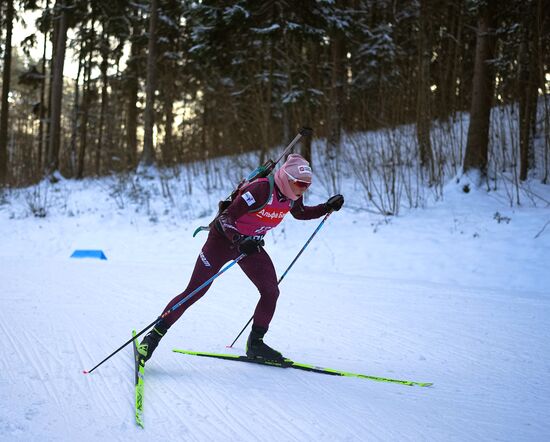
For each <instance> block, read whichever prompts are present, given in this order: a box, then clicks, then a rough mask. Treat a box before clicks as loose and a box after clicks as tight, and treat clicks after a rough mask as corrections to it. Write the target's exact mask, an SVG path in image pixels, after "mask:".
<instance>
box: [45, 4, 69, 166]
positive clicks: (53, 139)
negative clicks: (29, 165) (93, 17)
mask: <svg viewBox="0 0 550 442" xmlns="http://www.w3.org/2000/svg"><path fill="white" fill-rule="evenodd" d="M58 5H59V6H60V17H59V18H58V19H57V20H58V23H57V24H56V27H57V33H56V34H57V39H56V42H55V44H56V51H55V59H54V64H53V81H52V97H51V104H50V108H51V117H50V119H51V134H50V140H49V141H50V142H49V148H48V158H47V165H46V168H47V173H48V174H52V173H53V172H54V171H56V170H58V169H59V147H60V142H61V140H60V138H61V104H62V100H63V65H64V63H65V45H66V41H67V12H66V11H65V4H64V1H63V0H61V1H59V2H58Z"/></svg>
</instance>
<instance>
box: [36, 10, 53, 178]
mask: <svg viewBox="0 0 550 442" xmlns="http://www.w3.org/2000/svg"><path fill="white" fill-rule="evenodd" d="M49 7H50V1H49V0H47V1H46V10H48V9H49ZM47 46H48V31H47V30H46V31H44V46H43V48H42V76H43V77H42V81H41V83H40V117H39V122H38V161H37V163H38V170H39V171H40V172H39V173H42V171H43V170H44V165H43V164H42V162H43V160H44V119H45V117H46V103H45V101H46V96H45V95H46V49H47Z"/></svg>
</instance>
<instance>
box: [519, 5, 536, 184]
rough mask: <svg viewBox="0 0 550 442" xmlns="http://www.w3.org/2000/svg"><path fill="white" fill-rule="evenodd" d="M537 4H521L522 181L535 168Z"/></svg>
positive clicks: (520, 133)
mask: <svg viewBox="0 0 550 442" xmlns="http://www.w3.org/2000/svg"><path fill="white" fill-rule="evenodd" d="M534 7H535V5H532V4H531V3H530V2H525V3H523V4H522V8H521V9H522V20H523V23H522V28H523V29H522V36H521V38H522V40H521V44H520V53H519V84H518V85H519V90H518V96H519V97H520V98H519V151H520V155H519V158H520V172H519V179H520V180H521V181H525V180H526V179H527V174H528V170H529V168H532V167H534V146H533V136H532V135H533V133H532V128H533V122H534V121H535V118H536V112H537V107H536V106H537V95H538V94H537V89H538V66H537V62H538V57H537V54H536V52H537V47H538V46H537V40H538V38H537V35H536V34H537V29H536V27H535V28H534V29H533V25H532V23H533V21H534V20H535V19H536V12H535V10H534Z"/></svg>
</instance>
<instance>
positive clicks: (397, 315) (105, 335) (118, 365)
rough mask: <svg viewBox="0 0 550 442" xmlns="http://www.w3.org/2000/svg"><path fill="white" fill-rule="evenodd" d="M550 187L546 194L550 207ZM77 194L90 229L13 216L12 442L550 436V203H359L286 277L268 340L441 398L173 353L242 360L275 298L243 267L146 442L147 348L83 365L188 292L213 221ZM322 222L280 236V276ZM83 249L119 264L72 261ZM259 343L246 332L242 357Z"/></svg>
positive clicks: (66, 219) (5, 276)
mask: <svg viewBox="0 0 550 442" xmlns="http://www.w3.org/2000/svg"><path fill="white" fill-rule="evenodd" d="M64 185H65V186H67V185H68V186H70V183H69V184H67V183H65V184H64ZM545 187H546V189H545ZM547 187H548V186H542V187H541V188H540V189H537V191H538V192H539V193H542V195H543V196H544V197H545V198H546V199H547V200H550V192H549V191H548V189H547ZM72 192H73V193H72V194H71V197H70V201H69V203H68V204H69V205H73V206H74V205H76V204H77V203H78V204H79V208H80V209H81V210H80V211H77V210H74V207H73V214H74V216H67V215H65V214H59V213H55V212H54V213H52V214H51V215H50V216H48V217H46V218H42V219H40V218H32V217H24V216H22V215H21V213H22V209H21V207H22V206H21V204H22V203H21V202H17V201H15V202H13V201H12V202H11V203H10V204H4V205H3V206H0V238H1V240H0V241H1V247H0V289H1V290H0V303H1V304H0V305H1V307H2V308H1V309H0V327H1V328H0V330H1V339H0V351H1V352H0V355H1V357H0V397H2V398H3V400H2V401H1V402H0V440H2V441H3V440H6V441H12V440H21V441H30V440H40V441H45V440H46V441H49V440H55V441H58V440H83V441H87V440H90V441H102V440H109V441H111V440H121V441H127V440H133V441H140V440H144V441H145V440H147V441H155V440H159V441H164V440H189V441H206V440H214V441H227V440H238V441H257V440H265V441H309V440H327V441H333V440H354V441H364V440H369V441H370V440H383V441H394V440H399V441H406V440H411V441H417V440H438V441H479V440H501V441H542V440H547V437H548V434H550V421H549V420H548V410H550V347H549V346H548V342H549V341H548V338H549V337H550V336H549V333H550V332H549V330H550V272H549V270H548V269H549V268H550V266H549V264H550V227H548V228H547V229H546V230H545V231H543V232H542V233H541V234H540V235H539V236H538V238H535V236H536V235H537V233H539V232H540V231H541V229H542V228H543V227H544V225H545V224H546V223H547V222H548V221H549V220H550V211H549V210H548V208H543V207H539V208H535V207H523V208H514V209H511V208H509V206H508V204H507V202H506V199H505V198H501V197H499V196H498V194H487V193H485V192H483V191H478V192H470V194H468V195H466V194H463V193H462V192H460V191H459V189H458V188H457V189H455V188H453V187H450V188H449V189H447V190H446V193H445V199H444V201H442V202H439V203H437V204H432V205H430V207H428V208H427V209H426V210H418V211H411V212H408V213H406V214H404V215H403V216H401V217H398V218H394V219H389V220H384V219H383V218H381V217H379V216H376V215H373V214H369V213H365V212H355V211H353V210H351V209H349V208H347V209H343V210H342V211H341V212H338V213H335V214H333V215H332V216H331V217H330V218H329V220H328V221H327V222H326V224H325V226H324V227H323V229H322V230H321V231H320V232H319V234H318V236H317V237H316V238H315V239H314V240H313V242H312V243H311V245H310V246H309V248H308V249H307V250H306V252H304V254H303V256H302V257H301V258H300V260H299V261H298V262H297V264H296V265H295V267H294V268H293V269H292V270H291V271H290V273H289V274H288V276H287V277H286V278H285V280H284V281H283V283H282V285H281V297H280V300H279V304H278V309H277V313H276V315H275V318H274V320H273V322H272V325H271V329H270V332H269V334H268V336H267V338H266V341H267V342H268V343H269V344H270V345H273V346H274V347H275V348H278V349H280V350H281V351H282V352H283V353H284V354H285V355H286V356H287V357H290V358H293V359H295V360H298V361H301V362H306V363H312V364H317V365H321V366H325V367H332V368H339V369H343V370H347V371H353V372H359V373H364V374H370V375H377V376H386V377H392V378H400V379H410V380H416V381H429V382H434V386H433V387H430V388H418V387H406V386H401V385H392V384H384V383H376V382H372V381H368V380H362V379H353V378H337V377H331V376H323V375H320V374H313V373H306V372H300V371H297V370H282V369H278V368H271V367H261V366H255V365H251V364H241V363H234V362H225V361H217V360H209V359H202V358H196V357H192V356H185V355H180V354H175V353H172V352H171V349H173V348H176V347H179V348H186V349H192V350H204V351H213V352H226V351H228V350H227V349H225V346H226V345H227V344H229V343H230V342H231V341H232V339H233V338H234V337H235V335H236V334H237V333H238V331H239V330H240V329H241V328H242V326H243V325H244V323H246V321H247V320H248V319H249V317H250V315H251V313H252V311H253V309H254V306H255V303H256V300H257V293H256V292H255V288H254V287H253V285H252V284H251V283H250V282H249V281H248V280H247V279H246V278H245V277H244V275H243V274H242V273H241V271H240V270H239V269H238V268H234V269H231V270H229V271H228V272H227V273H226V274H224V275H223V276H222V277H221V278H220V280H219V281H216V282H215V284H214V286H213V287H212V289H211V290H210V292H209V293H208V295H207V296H206V297H205V298H204V299H203V300H201V302H199V303H198V304H196V305H195V306H193V307H192V308H191V309H190V310H189V311H188V312H187V313H186V314H185V315H184V316H183V317H182V319H181V320H180V321H179V322H178V323H177V324H176V325H175V326H174V327H173V328H172V329H171V330H170V332H169V333H168V335H167V336H166V338H165V339H164V340H163V341H162V343H161V346H160V347H159V349H158V350H157V352H156V353H155V356H154V357H153V359H152V360H151V361H150V363H149V364H148V365H147V367H146V380H145V405H144V410H145V429H144V430H143V429H141V428H139V427H137V426H136V425H135V423H134V419H133V411H134V410H133V378H132V376H133V361H132V356H131V347H128V348H127V349H125V350H123V351H122V352H120V353H119V354H118V355H116V356H115V357H113V358H112V359H111V360H109V361H108V362H107V363H105V364H104V365H103V366H101V367H100V368H98V369H97V370H96V371H95V372H93V373H92V374H90V375H87V376H85V375H83V374H82V370H83V369H89V368H91V367H92V366H93V365H95V364H96V363H97V362H99V361H100V360H101V359H103V358H104V357H105V356H106V355H107V354H109V353H110V352H111V351H113V350H114V349H115V348H116V347H118V346H119V345H120V344H122V343H123V342H124V341H125V340H127V339H129V337H130V331H131V329H132V328H136V329H138V330H139V329H141V328H142V327H144V326H145V325H146V324H148V323H150V322H151V321H152V320H154V318H155V317H156V316H157V315H158V314H159V313H160V311H161V310H162V308H163V307H164V305H165V304H166V303H167V302H168V301H169V300H170V299H171V298H172V297H173V296H174V295H176V294H177V293H179V292H180V291H181V290H182V289H183V288H184V287H185V285H186V284H187V280H188V278H189V276H190V272H191V270H192V266H193V264H194V261H195V259H196V256H197V254H198V252H199V251H200V248H201V246H202V243H203V240H204V238H205V237H204V236H202V237H200V238H195V239H193V238H192V237H191V234H192V232H193V230H194V228H195V227H196V226H198V225H200V224H204V223H205V222H207V221H208V220H209V218H208V217H206V218H202V219H197V220H191V221H184V220H181V219H179V220H174V219H171V218H169V217H166V218H163V217H162V216H160V217H159V218H160V219H159V220H158V222H150V220H149V219H148V217H147V216H144V215H141V214H139V213H135V212H134V211H132V210H131V208H129V207H127V208H125V209H123V210H114V209H113V207H112V206H111V205H110V204H112V203H108V202H106V199H105V198H104V186H103V187H102V185H99V184H94V183H93V182H91V183H88V186H87V189H80V188H74V189H72ZM346 196H347V197H349V200H350V201H351V200H353V195H346ZM325 197H326V196H325V195H320V194H315V195H314V196H313V197H312V198H311V200H310V202H311V203H317V202H319V201H323V200H324V198H325ZM18 204H19V205H18ZM193 207H194V213H200V212H201V210H202V209H201V208H197V207H196V206H193ZM496 212H499V214H500V216H501V218H500V221H501V222H498V219H495V213H496ZM502 217H507V218H510V221H508V222H507V221H506V219H502ZM497 218H498V217H497ZM318 223H319V220H314V221H308V222H299V221H296V220H294V219H292V218H289V219H287V220H285V221H284V223H283V225H282V228H280V229H279V230H278V231H276V232H274V233H272V234H270V235H269V236H268V237H267V248H268V251H269V252H270V254H271V255H272V258H273V260H274V262H275V264H276V267H277V270H278V272H279V274H280V273H282V272H283V271H284V270H285V269H286V267H287V265H288V264H289V263H290V262H291V260H292V259H293V257H294V256H295V254H296V253H297V252H298V251H299V249H300V248H301V246H302V245H303V243H304V242H305V241H306V239H307V238H308V237H309V235H310V234H311V233H312V232H313V230H314V229H315V227H316V226H317V224H318ZM202 235H204V234H202ZM76 248H94V249H95V248H98V249H102V250H103V251H104V252H105V253H106V255H107V257H108V260H107V261H96V260H89V259H85V260H75V259H69V255H70V254H71V252H72V251H73V250H74V249H76ZM243 349H244V340H243V339H242V338H241V340H240V341H239V342H238V343H237V344H236V349H235V350H234V352H243ZM229 351H231V350H229Z"/></svg>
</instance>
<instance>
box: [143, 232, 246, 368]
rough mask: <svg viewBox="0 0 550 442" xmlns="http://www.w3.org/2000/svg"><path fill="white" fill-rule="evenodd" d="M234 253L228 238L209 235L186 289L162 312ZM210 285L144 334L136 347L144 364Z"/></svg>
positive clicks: (178, 300) (166, 309)
mask: <svg viewBox="0 0 550 442" xmlns="http://www.w3.org/2000/svg"><path fill="white" fill-rule="evenodd" d="M236 254H237V252H236V251H235V250H234V249H232V248H231V244H230V243H229V241H228V240H227V239H225V238H223V237H221V236H220V235H218V234H216V233H213V232H210V234H209V235H208V239H207V240H206V243H205V244H204V246H203V248H202V250H201V253H200V254H199V257H198V258H197V261H196V263H195V268H194V269H193V274H192V275H191V279H190V281H189V284H188V285H187V288H186V289H185V290H184V291H183V292H182V293H180V294H179V295H178V296H176V297H175V298H174V299H172V300H171V301H170V302H169V303H168V305H167V306H166V307H165V309H164V311H163V313H165V312H167V311H168V310H170V309H171V308H172V307H173V306H174V305H176V304H177V303H178V302H180V301H181V300H182V299H183V298H185V297H186V296H187V295H188V294H189V293H191V292H192V291H193V290H195V289H196V288H197V287H199V286H200V285H201V284H203V283H204V281H207V280H208V279H209V278H211V277H212V276H214V275H215V274H216V273H218V271H219V270H220V269H221V267H222V266H223V265H224V264H225V263H226V262H227V261H229V260H231V259H233V258H235V257H236ZM210 286H211V284H209V285H207V286H206V287H204V288H203V289H201V290H199V291H198V292H197V293H195V295H193V297H192V298H190V299H188V300H187V301H186V302H185V303H184V304H182V305H181V306H180V307H178V308H177V309H176V310H174V311H173V312H171V313H170V314H169V315H167V316H166V317H165V318H164V319H162V320H161V321H159V322H158V323H157V324H156V325H155V327H153V329H152V330H151V331H150V332H149V333H147V334H146V335H145V337H144V338H143V340H142V341H141V343H140V345H139V347H138V351H139V352H140V354H141V355H142V356H143V359H144V360H145V361H147V360H148V359H149V358H150V357H151V355H152V354H153V352H154V351H155V349H156V348H157V346H158V343H159V342H160V340H161V339H162V337H163V336H164V334H165V333H166V332H167V331H168V329H169V328H170V327H171V326H172V325H173V324H174V323H175V322H176V321H177V320H178V319H179V318H180V317H181V315H182V314H183V313H184V312H185V310H187V309H188V308H189V307H190V306H191V305H193V304H194V303H195V302H197V301H198V300H199V299H200V298H201V297H202V296H203V295H204V294H205V293H206V292H207V291H208V289H209V288H210Z"/></svg>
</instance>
